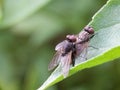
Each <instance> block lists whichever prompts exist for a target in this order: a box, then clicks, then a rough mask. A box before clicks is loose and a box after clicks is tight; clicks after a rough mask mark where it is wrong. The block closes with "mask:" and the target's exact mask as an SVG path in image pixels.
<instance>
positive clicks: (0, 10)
mask: <svg viewBox="0 0 120 90" xmlns="http://www.w3.org/2000/svg"><path fill="white" fill-rule="evenodd" d="M1 19H2V1H1V0H0V23H1Z"/></svg>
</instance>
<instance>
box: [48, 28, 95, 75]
mask: <svg viewBox="0 0 120 90" xmlns="http://www.w3.org/2000/svg"><path fill="white" fill-rule="evenodd" d="M93 36H94V30H93V28H92V27H89V26H86V27H85V28H84V29H83V30H82V31H81V32H80V33H79V34H78V35H67V36H66V40H64V41H62V42H60V43H59V44H57V45H56V47H55V50H56V53H55V55H54V57H53V59H52V61H51V62H50V64H49V66H48V70H52V69H54V68H55V67H56V66H57V65H59V64H60V65H61V68H62V73H63V76H64V77H67V76H68V74H69V69H70V65H72V66H74V65H75V59H76V58H77V57H78V56H79V55H81V54H82V52H84V51H85V52H86V53H87V47H88V44H89V41H90V39H91V38H92V37H93ZM86 53H85V55H86Z"/></svg>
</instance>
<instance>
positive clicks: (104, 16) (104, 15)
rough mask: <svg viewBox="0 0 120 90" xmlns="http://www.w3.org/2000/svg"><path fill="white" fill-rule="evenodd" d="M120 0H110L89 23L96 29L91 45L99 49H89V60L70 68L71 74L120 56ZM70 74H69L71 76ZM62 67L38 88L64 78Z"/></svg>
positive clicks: (43, 89) (48, 85)
mask: <svg viewBox="0 0 120 90" xmlns="http://www.w3.org/2000/svg"><path fill="white" fill-rule="evenodd" d="M119 8H120V0H109V1H108V2H107V3H106V4H105V5H104V6H103V7H102V8H101V9H100V10H99V11H98V12H97V13H96V14H95V15H94V16H93V18H92V21H91V22H90V23H89V25H90V26H92V27H93V28H94V29H95V31H96V35H95V37H94V38H93V39H92V40H91V41H90V46H94V47H97V48H98V49H92V50H91V49H89V50H88V60H87V61H84V62H82V63H79V64H77V65H76V66H75V67H72V68H71V70H70V75H73V74H74V73H77V72H78V71H80V70H83V69H85V68H90V67H93V66H97V65H100V64H103V63H105V62H109V61H112V60H114V59H116V58H119V57H120V54H119V53H120V35H119V33H120V23H119V22H120V17H119V15H120V9H119ZM78 60H79V58H78V59H76V61H78ZM70 75H69V76H70ZM63 79H64V78H63V75H62V73H61V71H60V68H59V67H57V69H56V70H55V71H54V72H53V73H52V74H51V75H50V76H49V78H48V79H47V80H46V81H45V82H44V84H43V85H42V86H41V87H40V88H39V89H38V90H45V89H46V88H48V87H50V86H52V85H54V84H55V83H57V82H60V81H61V80H63Z"/></svg>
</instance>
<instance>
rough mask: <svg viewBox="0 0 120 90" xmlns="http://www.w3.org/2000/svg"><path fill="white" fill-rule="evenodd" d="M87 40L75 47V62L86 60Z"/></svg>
mask: <svg viewBox="0 0 120 90" xmlns="http://www.w3.org/2000/svg"><path fill="white" fill-rule="evenodd" d="M87 51H88V42H87V43H84V44H79V45H78V46H77V49H76V53H77V56H76V58H77V60H76V63H81V62H83V61H85V60H87Z"/></svg>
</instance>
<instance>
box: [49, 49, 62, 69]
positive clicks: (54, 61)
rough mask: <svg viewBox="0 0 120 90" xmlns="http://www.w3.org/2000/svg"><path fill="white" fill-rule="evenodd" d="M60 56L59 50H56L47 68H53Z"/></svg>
mask: <svg viewBox="0 0 120 90" xmlns="http://www.w3.org/2000/svg"><path fill="white" fill-rule="evenodd" d="M60 58H61V53H60V52H59V51H57V52H56V53H55V55H54V57H53V59H52V61H51V62H50V64H49V66H48V70H52V69H54V68H55V67H56V66H57V65H58V64H59V62H60Z"/></svg>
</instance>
